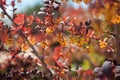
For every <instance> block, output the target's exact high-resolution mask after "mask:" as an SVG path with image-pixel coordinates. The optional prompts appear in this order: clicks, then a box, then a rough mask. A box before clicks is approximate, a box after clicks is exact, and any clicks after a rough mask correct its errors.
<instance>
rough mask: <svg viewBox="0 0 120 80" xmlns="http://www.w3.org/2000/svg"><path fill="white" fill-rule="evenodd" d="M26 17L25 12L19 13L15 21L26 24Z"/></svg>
mask: <svg viewBox="0 0 120 80" xmlns="http://www.w3.org/2000/svg"><path fill="white" fill-rule="evenodd" d="M24 18H25V15H24V14H18V15H16V17H15V19H14V22H15V23H16V24H18V25H21V24H24Z"/></svg>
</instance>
